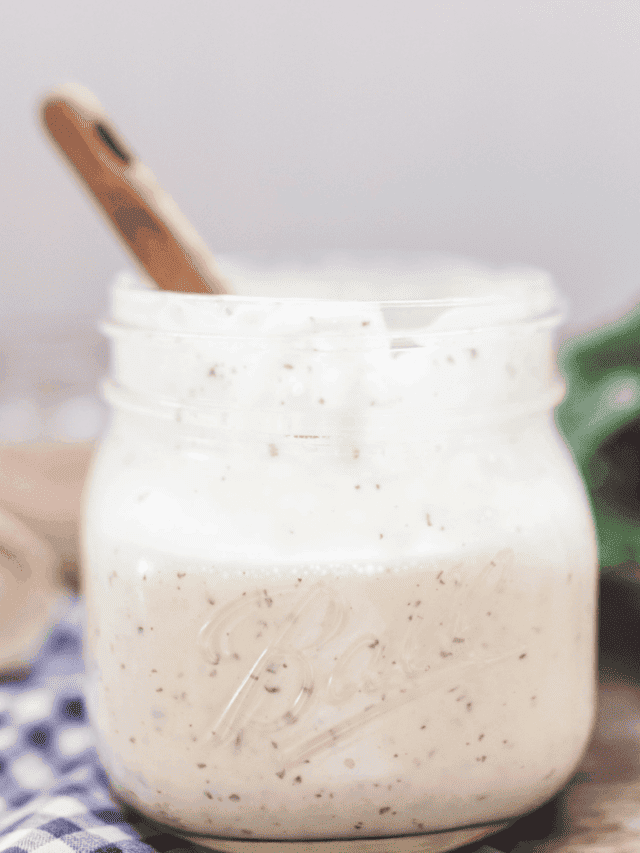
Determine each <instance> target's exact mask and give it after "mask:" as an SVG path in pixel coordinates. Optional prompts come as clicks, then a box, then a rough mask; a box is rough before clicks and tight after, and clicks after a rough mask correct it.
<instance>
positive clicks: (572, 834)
mask: <svg viewBox="0 0 640 853" xmlns="http://www.w3.org/2000/svg"><path fill="white" fill-rule="evenodd" d="M599 678H600V689H599V707H598V715H597V721H596V726H595V731H594V734H593V737H592V740H591V743H590V745H589V748H588V750H587V753H586V755H585V757H584V759H583V761H582V763H581V765H580V768H579V770H578V772H577V773H576V775H575V776H574V778H573V779H572V781H571V782H570V783H569V785H567V787H566V788H565V789H564V790H563V791H562V792H561V793H560V794H559V795H558V796H557V797H556V798H555V799H554V800H553V801H552V802H551V803H548V804H547V805H546V806H543V808H541V809H538V810H537V811H536V812H533V813H532V814H530V815H528V816H527V817H525V818H523V819H522V820H520V821H518V822H517V823H516V824H514V825H513V826H512V827H510V828H509V829H508V830H506V831H505V832H502V833H500V834H499V835H496V836H493V837H492V838H489V839H485V843H487V844H489V845H491V846H493V847H495V848H496V849H497V850H501V851H504V853H640V568H638V567H637V566H627V567H623V568H620V569H618V570H616V571H613V572H609V573H607V574H605V575H603V577H602V582H601V591H600V662H599Z"/></svg>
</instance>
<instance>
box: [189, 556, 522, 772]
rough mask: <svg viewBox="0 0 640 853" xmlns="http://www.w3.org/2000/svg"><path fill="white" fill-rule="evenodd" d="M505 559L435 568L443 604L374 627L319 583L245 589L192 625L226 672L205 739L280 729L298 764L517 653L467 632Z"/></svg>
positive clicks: (284, 755)
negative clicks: (482, 644)
mask: <svg viewBox="0 0 640 853" xmlns="http://www.w3.org/2000/svg"><path fill="white" fill-rule="evenodd" d="M512 561H513V553H512V552H511V551H510V550H506V549H505V550H504V551H502V552H500V553H499V554H497V555H496V557H495V558H494V559H493V560H491V561H489V562H488V563H487V564H486V565H485V566H484V567H482V568H481V570H480V571H478V572H477V573H476V574H475V576H474V577H473V578H468V577H465V582H463V581H462V580H460V576H459V575H458V574H457V573H456V572H455V571H452V572H448V573H447V575H446V577H444V576H443V573H442V572H441V573H440V574H439V575H436V583H437V584H441V585H442V593H441V598H440V600H439V602H437V603H436V602H435V600H432V601H431V602H424V604H425V605H427V606H424V607H423V606H422V605H423V601H422V600H421V599H420V598H418V597H414V598H411V599H410V600H409V601H407V602H403V605H404V604H406V611H405V609H404V606H401V607H398V608H396V611H395V614H396V615H394V619H393V620H392V623H388V624H387V623H385V621H384V620H383V619H380V620H378V621H379V624H378V626H377V627H378V628H379V631H377V632H376V633H374V632H372V631H371V630H366V628H365V629H364V630H363V629H362V627H361V626H360V625H359V624H358V620H357V619H355V618H354V617H353V608H352V606H351V605H350V603H349V602H348V601H347V600H345V598H344V597H343V596H342V595H341V594H340V593H339V592H337V591H336V590H335V589H334V588H331V587H329V585H328V584H326V583H323V582H318V583H315V584H313V585H312V586H311V587H310V588H308V589H306V590H304V589H302V588H301V587H300V585H298V586H294V585H292V586H289V587H288V588H284V589H283V588H282V587H279V588H278V590H277V593H276V592H273V593H271V592H269V591H268V590H267V589H262V590H255V591H252V592H251V593H249V592H247V593H244V594H243V595H242V596H240V597H238V598H236V599H235V600H234V601H232V602H230V603H229V604H228V605H226V606H225V607H223V608H221V609H220V611H219V612H218V613H217V614H216V615H215V616H214V617H213V618H211V619H210V620H209V621H208V622H206V624H205V625H204V626H203V627H202V629H201V630H200V633H199V646H200V651H201V654H202V655H204V657H205V659H206V660H207V662H208V663H209V664H210V665H211V666H212V667H213V670H212V674H217V672H218V670H221V669H224V671H225V673H226V674H228V675H229V676H230V677H229V678H228V679H226V680H225V684H226V685H227V690H226V692H225V693H224V695H222V696H221V700H220V703H219V706H218V711H217V712H216V715H215V717H214V719H212V720H211V723H210V724H209V725H208V727H207V730H206V731H205V732H203V736H202V739H203V740H204V741H205V742H208V743H209V744H210V745H211V747H213V748H215V747H216V746H220V745H222V744H224V743H229V742H233V743H235V745H236V746H237V747H240V746H241V745H242V740H243V737H244V735H245V733H246V732H247V731H250V730H252V731H257V732H259V733H261V734H262V735H263V736H264V737H276V736H277V740H278V744H279V746H280V750H279V759H281V760H284V762H285V764H286V765H287V766H293V765H295V764H299V763H300V762H301V761H304V760H305V759H307V758H309V757H310V756H312V755H315V754H317V753H318V752H321V751H324V750H326V749H327V748H330V747H331V746H332V745H335V744H336V743H337V742H339V741H340V742H342V741H345V740H346V739H348V738H351V737H352V736H354V735H356V734H357V732H358V731H359V730H360V729H361V728H362V727H363V726H365V725H367V724H368V723H369V722H371V721H373V720H374V719H376V718H377V717H380V716H381V715H386V714H388V713H390V712H392V711H393V710H394V709H397V708H399V707H401V706H402V705H405V704H406V703H408V702H413V701H415V700H416V699H419V698H420V697H425V696H426V695H428V693H429V692H431V691H432V690H434V689H437V688H438V687H442V686H444V685H445V683H446V682H447V680H450V679H451V677H452V676H453V675H459V676H460V677H462V676H464V674H465V673H468V672H470V671H472V670H474V671H477V670H478V669H479V668H480V670H481V669H483V668H485V667H487V666H493V665H496V664H500V663H502V662H503V661H506V660H509V659H513V658H514V657H516V656H520V655H522V654H523V648H522V647H521V646H520V645H518V647H517V648H510V649H507V650H505V649H501V650H500V651H499V652H498V653H496V654H492V653H491V652H490V651H484V650H483V649H482V648H478V646H477V644H474V643H472V642H469V641H468V639H469V638H470V637H473V635H474V632H475V629H476V627H477V625H478V624H479V622H480V621H481V620H482V619H483V618H486V615H487V612H490V611H487V607H489V606H490V603H491V600H492V597H493V596H494V595H495V593H496V591H497V590H498V589H499V587H500V585H501V584H502V583H504V578H505V573H508V569H509V568H510V567H511V564H512ZM445 587H448V588H447V589H446V590H445ZM436 604H437V606H436ZM434 607H435V609H434ZM434 613H438V620H437V621H436V622H434ZM229 684H231V685H232V687H231V688H229V687H228V685H229ZM329 719H330V723H329V724H324V723H323V721H325V720H329Z"/></svg>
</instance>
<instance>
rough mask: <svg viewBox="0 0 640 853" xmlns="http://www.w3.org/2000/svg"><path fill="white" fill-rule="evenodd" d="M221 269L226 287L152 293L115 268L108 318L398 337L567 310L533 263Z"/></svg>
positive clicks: (187, 331) (547, 320)
mask: <svg viewBox="0 0 640 853" xmlns="http://www.w3.org/2000/svg"><path fill="white" fill-rule="evenodd" d="M221 267H222V270H223V273H224V275H225V277H226V278H227V279H228V280H229V281H230V282H232V284H233V286H234V288H235V293H234V294H229V295H227V294H225V295H221V296H218V295H216V296H214V295H209V294H195V293H179V292H169V291H160V290H157V289H156V288H155V287H153V285H152V284H151V283H150V282H149V281H148V280H145V279H144V278H139V277H137V276H136V275H133V274H131V273H129V272H124V273H121V274H120V275H119V276H118V277H117V279H116V282H115V286H114V288H113V292H112V303H111V318H110V319H111V320H112V321H113V322H115V323H116V324H118V325H124V326H128V327H134V328H138V329H148V330H149V331H152V332H156V333H172V334H179V335H183V334H184V335H194V334H195V335H200V334H216V335H223V336H233V337H246V336H248V337H254V336H257V337H268V338H273V337H280V336H290V335H296V334H303V335H308V334H315V333H318V334H322V335H329V336H335V335H339V336H342V335H346V336H350V335H357V337H358V338H362V337H366V338H369V339H371V338H372V337H376V335H380V334H381V335H384V336H386V337H388V336H389V335H392V336H393V337H394V338H400V339H402V338H403V337H405V336H412V335H416V334H427V335H432V334H434V335H440V334H445V335H446V334H449V333H459V332H464V331H472V330H480V329H490V328H494V327H504V326H508V325H510V326H513V325H514V324H516V325H521V324H525V325H529V324H535V325H543V326H557V325H560V323H561V322H562V320H563V318H564V316H565V313H566V302H565V300H564V299H563V298H562V297H561V296H560V294H559V293H558V291H557V290H556V288H555V287H554V285H553V282H552V280H551V278H550V276H549V275H548V274H547V273H545V272H543V271H541V270H537V269H533V268H515V267H514V268H507V269H490V268H486V267H481V266H479V265H472V264H471V263H469V262H463V261H459V260H458V261H455V262H454V261H451V260H449V261H439V262H437V263H436V262H433V261H432V262H431V263H430V264H429V265H427V264H426V263H425V264H417V263H416V262H413V263H412V264H405V265H404V266H402V265H400V264H397V265H394V266H391V265H390V264H387V265H386V266H381V265H370V266H369V267H363V266H356V265H354V264H353V263H351V264H349V263H348V262H345V263H342V264H337V263H335V262H333V263H325V264H324V265H320V266H316V267H296V268H293V267H284V266H277V267H273V266H272V267H267V268H265V267H260V268H259V267H256V266H253V267H252V266H248V265H244V266H242V265H240V264H238V263H237V262H233V261H228V260H227V261H224V262H223V263H222V264H221ZM408 345H411V344H408Z"/></svg>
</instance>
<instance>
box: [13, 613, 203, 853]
mask: <svg viewBox="0 0 640 853" xmlns="http://www.w3.org/2000/svg"><path fill="white" fill-rule="evenodd" d="M83 678H84V676H83V664H82V605H81V603H80V602H75V603H73V604H72V605H71V606H70V607H69V609H68V611H67V612H66V613H65V615H64V616H63V618H62V619H61V620H60V621H59V622H58V624H57V625H56V627H55V628H54V629H53V630H52V631H51V632H50V634H49V636H48V637H47V640H46V642H45V643H44V645H43V647H42V649H41V650H40V653H39V655H38V657H37V659H36V660H35V662H34V664H33V667H32V668H31V669H30V671H29V674H28V676H27V677H26V678H25V679H24V680H23V681H20V682H15V681H14V682H11V681H5V682H3V683H0V851H2V853H27V851H28V852H29V853H32V851H36V850H37V851H38V853H72V851H73V853H153V851H154V850H157V851H161V853H172V851H176V853H177V851H190V853H193V851H194V850H195V849H198V848H195V847H194V845H191V844H190V843H189V842H188V841H185V840H184V839H181V838H178V837H176V836H173V835H169V834H166V833H162V834H160V833H158V831H157V829H154V828H153V827H151V826H147V825H145V824H143V823H136V824H131V823H128V822H127V821H126V819H125V816H124V814H123V812H122V811H121V809H120V808H119V807H118V806H117V805H116V804H115V803H114V801H113V800H112V799H111V797H110V795H109V790H108V786H107V778H106V775H105V772H104V770H103V769H102V767H101V766H100V764H99V762H98V757H97V754H96V751H95V748H94V745H93V744H94V737H93V732H92V729H91V726H90V725H89V722H88V720H87V715H86V711H85V703H84V689H83V688H84V685H83Z"/></svg>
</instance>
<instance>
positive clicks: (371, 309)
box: [83, 267, 596, 839]
mask: <svg viewBox="0 0 640 853" xmlns="http://www.w3.org/2000/svg"><path fill="white" fill-rule="evenodd" d="M226 272H227V275H228V277H229V278H230V279H233V280H234V281H235V282H236V286H237V292H238V293H246V294H249V296H248V297H247V298H245V299H242V298H236V297H210V298H209V297H204V298H203V297H185V296H179V295H177V294H162V293H156V292H153V291H145V290H144V289H143V288H141V287H139V286H138V285H134V284H132V282H131V281H130V280H129V281H127V280H126V279H121V280H120V282H119V284H118V286H117V287H116V289H115V292H114V301H113V310H112V321H111V322H110V324H108V331H109V333H110V334H111V335H112V336H113V337H114V339H115V351H116V355H115V359H114V366H113V371H112V380H113V383H112V384H111V385H109V386H108V387H107V395H108V397H110V398H111V399H112V401H113V402H114V403H115V404H116V405H117V406H118V407H119V410H118V412H117V414H116V416H115V418H114V422H113V425H112V427H111V430H110V431H109V433H108V434H107V436H106V438H105V440H104V442H103V446H102V449H101V450H100V453H99V454H98V457H97V460H96V462H95V464H94V468H93V472H92V476H91V480H90V486H89V489H88V492H87V495H86V502H85V525H84V534H83V536H84V550H85V567H86V589H87V599H88V605H89V626H88V643H89V651H88V665H89V674H90V680H91V691H90V697H89V698H90V706H91V711H92V716H93V718H94V721H95V722H96V724H97V727H98V729H99V731H100V754H101V757H102V759H103V761H104V763H105V766H106V767H107V769H108V771H109V773H110V776H111V779H112V782H113V784H114V787H115V789H116V790H117V791H118V792H119V793H120V794H121V795H122V796H123V797H124V798H125V799H127V800H129V801H130V802H131V803H132V804H134V805H136V806H137V807H138V808H140V809H141V810H142V811H143V812H145V813H146V814H148V815H150V816H152V817H154V818H155V819H157V820H159V821H161V822H163V823H166V824H169V825H171V826H174V827H176V828H178V829H184V830H188V831H192V832H199V833H203V834H210V835H220V836H229V837H234V838H241V839H242V838H243V839H268V838H271V839H295V838H341V837H344V838H349V837H351V838H358V837H372V836H376V835H397V834H405V833H406V834H409V833H428V832H431V831H434V830H441V829H446V828H451V827H456V826H463V825H469V824H477V823H483V822H490V821H497V820H501V819H507V818H510V817H514V816H517V815H518V814H521V813H523V812H524V811H526V810H527V809H530V808H533V807H535V806H536V805H538V804H540V803H541V802H543V801H544V800H545V799H546V798H548V797H549V796H551V795H552V794H553V793H554V792H555V791H556V790H558V788H559V787H560V786H561V785H562V784H563V783H564V782H565V781H566V779H567V778H568V776H569V775H570V774H571V773H572V772H573V770H574V768H575V766H576V763H577V761H578V760H579V758H580V756H581V753H582V751H583V749H584V746H585V743H586V740H587V737H588V734H589V731H590V727H591V724H592V717H593V692H594V612H595V598H594V595H595V577H596V552H595V543H594V535H593V529H592V525H591V521H590V518H589V514H588V510H587V506H586V501H585V497H584V492H583V489H582V485H581V483H580V481H579V479H578V476H577V474H576V472H575V470H574V468H573V466H572V464H571V461H570V458H569V456H568V453H567V451H566V449H565V448H564V446H563V445H562V444H561V442H560V440H559V438H558V436H557V434H556V433H555V429H554V426H553V421H552V419H551V416H550V414H549V411H548V410H549V407H550V406H551V405H553V404H554V403H555V402H557V400H558V397H559V393H558V386H557V384H554V383H555V382H556V380H555V376H554V368H553V360H552V350H551V345H550V340H551V338H550V335H551V331H550V329H551V326H552V325H553V320H552V319H548V318H550V317H551V315H552V314H553V312H554V310H555V308H556V307H557V297H556V295H555V293H554V291H553V288H552V287H551V285H550V284H549V282H548V281H547V280H546V279H545V278H544V277H543V276H541V275H540V274H538V273H529V274H527V275H526V276H525V275H524V274H523V273H518V274H517V275H516V274H515V273H504V274H499V275H498V274H489V273H486V274H479V273H478V272H477V271H475V272H474V274H473V275H471V274H470V273H468V272H465V273H461V272H460V271H457V272H451V274H450V275H449V279H448V280H447V281H445V284H444V285H443V284H442V281H443V280H445V279H447V276H446V275H444V274H443V273H442V271H441V272H440V274H439V278H433V277H432V279H429V276H428V275H427V274H425V273H417V272H416V273H415V274H413V273H411V274H408V273H407V274H405V275H404V277H403V279H402V283H401V284H395V285H394V284H393V283H390V279H389V276H388V274H387V275H380V276H378V278H377V279H376V276H375V275H374V274H373V273H367V275H366V276H365V278H366V280H367V281H371V280H374V287H373V291H372V290H368V291H364V290H363V282H362V280H361V279H362V276H361V277H360V278H357V277H356V276H354V275H353V274H352V273H349V274H346V273H344V271H342V273H339V274H333V275H329V274H327V272H326V271H324V272H323V276H322V278H321V280H320V282H319V283H318V276H317V273H315V274H311V273H308V274H306V273H304V272H301V271H296V273H295V275H294V274H292V273H288V274H284V273H280V272H275V273H272V274H271V275H270V277H269V276H264V275H263V276H262V277H261V280H260V281H259V282H258V283H257V284H255V285H254V284H252V283H251V281H252V279H251V274H250V273H245V274H244V276H243V274H242V272H241V271H240V270H238V269H237V268H235V269H234V268H233V267H231V268H230V269H228V270H226ZM328 279H333V282H332V283H330V284H326V281H327V280H328ZM301 281H302V282H303V283H302V284H301ZM287 282H294V284H292V285H291V286H292V287H293V288H296V289H295V290H294V291H293V292H294V293H298V292H300V290H301V289H302V288H303V287H304V288H306V290H305V292H308V293H311V294H313V295H314V296H315V297H317V298H315V299H300V298H296V297H295V296H291V297H289V298H283V299H282V300H281V301H278V304H277V305H276V306H275V307H274V303H273V298H266V297H268V296H269V289H271V290H272V291H273V292H276V293H278V294H284V295H286V293H285V289H286V286H287ZM336 282H337V284H336ZM436 282H439V284H438V285H437V286H438V287H440V289H441V290H440V297H441V298H442V299H443V300H444V299H446V298H448V299H449V300H451V294H452V293H457V294H460V293H463V294H465V295H466V296H467V297H468V298H467V301H466V302H461V303H460V304H458V305H454V306H453V307H452V306H451V305H449V307H447V306H446V305H444V303H443V304H436V305H433V304H431V305H429V306H424V305H419V304H414V305H412V306H407V304H406V302H405V304H392V303H388V304H386V305H384V306H381V305H380V304H379V303H368V302H366V301H357V300H358V298H359V295H360V296H361V295H362V293H365V292H366V293H368V294H371V293H372V292H373V293H374V294H375V297H376V298H379V297H380V296H381V295H382V294H386V295H387V298H392V299H397V300H400V299H404V300H405V301H406V300H407V299H414V300H415V299H418V298H422V299H424V296H425V292H429V293H433V292H434V288H436ZM376 286H377V287H378V292H375V287H376ZM252 287H255V288H260V287H264V289H265V291H266V295H265V297H262V296H251V295H250V293H251V289H252ZM336 288H337V291H338V292H339V293H340V294H341V295H342V296H343V297H345V296H347V295H349V297H350V298H351V299H352V301H343V302H341V303H337V302H336V301H335V299H327V298H326V295H327V294H333V295H334V296H335V293H336ZM323 289H325V290H324V292H323ZM437 295H438V294H437V293H436V296H437ZM369 298H371V296H370V297H369ZM470 298H474V299H476V300H477V301H476V303H475V304H471V303H470V301H469V299H470ZM532 317H534V318H536V320H535V322H533V321H531V322H530V323H529V325H528V326H526V325H523V323H524V322H525V321H526V319H527V318H532ZM518 323H520V325H518V326H517V327H516V326H515V325H514V324H518ZM545 409H546V411H543V410H545Z"/></svg>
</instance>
